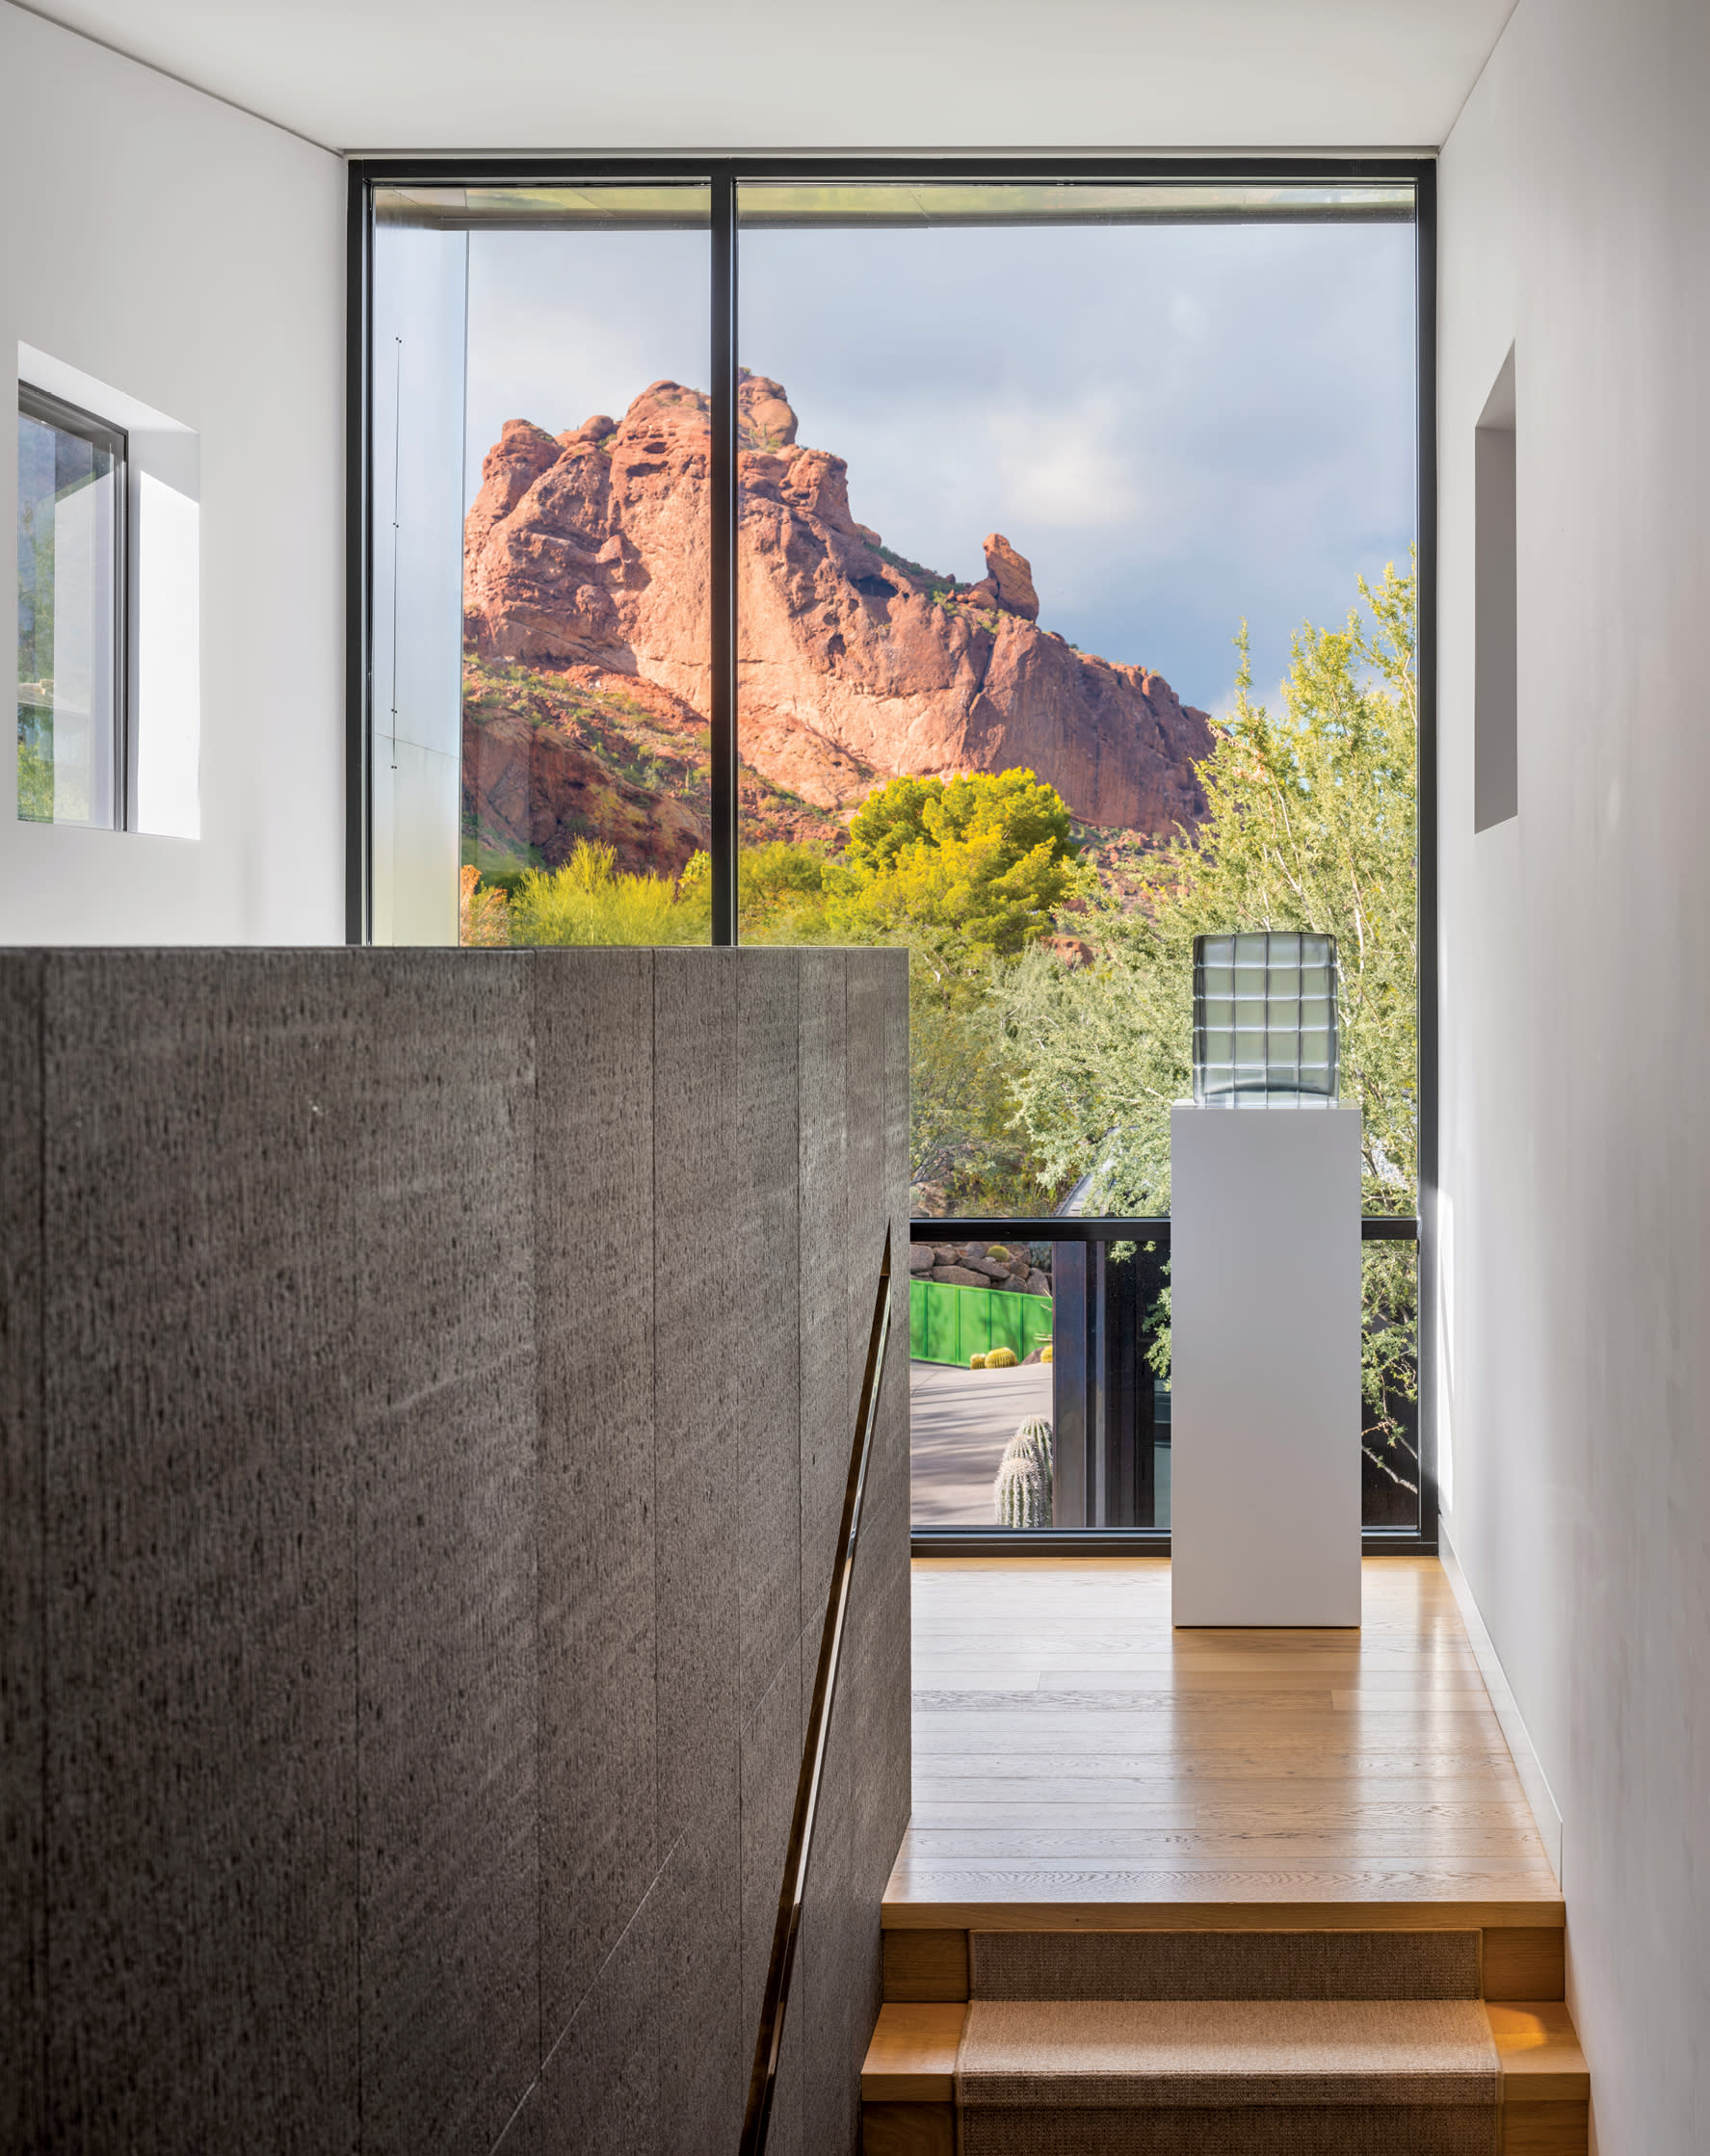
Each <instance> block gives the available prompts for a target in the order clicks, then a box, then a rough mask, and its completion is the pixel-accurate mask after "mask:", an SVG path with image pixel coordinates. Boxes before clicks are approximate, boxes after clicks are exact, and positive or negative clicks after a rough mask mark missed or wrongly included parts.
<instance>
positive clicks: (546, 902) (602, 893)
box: [511, 838, 710, 944]
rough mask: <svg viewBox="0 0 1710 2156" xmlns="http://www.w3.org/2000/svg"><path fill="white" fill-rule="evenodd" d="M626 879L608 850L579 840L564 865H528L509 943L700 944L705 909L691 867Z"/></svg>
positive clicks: (705, 925) (701, 886)
mask: <svg viewBox="0 0 1710 2156" xmlns="http://www.w3.org/2000/svg"><path fill="white" fill-rule="evenodd" d="M694 867H695V858H693V857H692V858H691V861H690V863H689V867H688V868H687V869H686V870H685V871H684V874H683V877H682V879H681V881H680V882H674V881H672V880H671V878H670V877H669V876H628V875H623V874H620V873H619V872H618V868H617V855H616V853H615V851H614V850H613V848H611V847H610V846H605V845H602V844H600V843H599V842H598V841H597V840H593V839H586V838H579V839H578V840H577V841H576V843H575V846H574V847H573V848H572V849H571V852H570V856H569V858H568V860H566V862H565V864H564V866H563V867H562V868H557V869H544V870H543V869H530V870H529V871H528V872H527V873H526V874H525V875H524V876H522V877H521V878H520V879H519V880H518V882H517V886H516V893H515V896H514V897H513V900H512V903H511V940H512V942H513V943H584V944H586V943H597V944H649V943H704V942H706V940H707V937H708V933H709V929H710V910H709V907H708V904H707V901H706V897H705V895H704V893H705V890H706V887H707V880H706V879H705V878H704V877H703V878H702V879H701V880H700V881H699V882H697V881H696V880H695V879H694V877H693V875H692V873H691V872H692V871H693V869H694Z"/></svg>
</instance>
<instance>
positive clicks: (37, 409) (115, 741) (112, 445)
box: [17, 380, 131, 831]
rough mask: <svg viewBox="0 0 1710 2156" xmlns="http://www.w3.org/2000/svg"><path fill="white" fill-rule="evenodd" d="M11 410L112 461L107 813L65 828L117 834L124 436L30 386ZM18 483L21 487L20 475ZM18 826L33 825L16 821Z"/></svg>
mask: <svg viewBox="0 0 1710 2156" xmlns="http://www.w3.org/2000/svg"><path fill="white" fill-rule="evenodd" d="M17 408H18V417H19V418H20V419H33V420H35V421H36V422H37V423H38V424H39V425H40V426H44V427H52V428H53V429H55V430H56V431H57V432H58V433H60V434H69V435H71V436H72V437H73V439H75V440H77V441H85V442H88V443H89V445H90V447H91V448H92V449H96V450H100V451H102V452H104V453H105V454H106V455H107V456H109V457H111V458H112V460H113V570H112V574H113V618H112V622H111V624H110V627H109V635H110V636H111V638H112V650H111V663H110V666H109V669H108V676H109V680H110V683H111V697H112V705H113V709H112V714H111V722H110V723H111V727H112V734H111V745H110V749H109V754H110V756H111V758H112V763H111V777H110V785H109V813H108V817H107V820H106V822H104V823H89V824H76V825H73V824H67V825H66V828H67V829H76V830H116V831H122V830H125V829H127V828H129V825H130V791H131V789H130V762H131V758H130V633H129V629H130V521H131V513H130V504H131V485H130V434H129V433H128V431H127V430H126V429H125V428H123V427H120V426H117V425H116V424H115V423H114V422H113V421H112V420H108V419H103V418H101V417H100V415H99V414H98V413H97V412H92V411H88V410H86V409H85V408H84V407H83V406H81V405H74V404H72V403H71V402H70V401H69V400H68V399H66V398H65V397H58V396H55V395H54V394H53V393H52V391H50V390H46V389H40V388H38V387H37V385H36V384H35V383H34V382H30V381H22V380H20V381H19V382H18V385H17ZM19 484H20V485H21V484H22V481H21V475H20V481H19ZM18 821H19V822H28V821H33V819H29V818H25V817H22V816H21V815H20V816H19V818H18Z"/></svg>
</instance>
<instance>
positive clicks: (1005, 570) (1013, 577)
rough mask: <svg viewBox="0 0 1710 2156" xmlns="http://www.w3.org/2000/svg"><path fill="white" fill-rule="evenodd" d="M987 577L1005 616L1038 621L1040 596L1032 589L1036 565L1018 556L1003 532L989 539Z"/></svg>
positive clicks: (1024, 557)
mask: <svg viewBox="0 0 1710 2156" xmlns="http://www.w3.org/2000/svg"><path fill="white" fill-rule="evenodd" d="M986 573H987V576H988V577H990V579H991V582H992V587H993V589H994V590H995V591H996V592H997V603H998V605H999V606H1001V607H1002V608H1003V610H1004V612H1005V613H1006V614H1017V615H1019V616H1020V617H1021V618H1022V620H1023V621H1037V620H1038V619H1039V593H1038V592H1036V591H1035V590H1034V588H1033V564H1032V563H1031V562H1030V561H1029V560H1028V559H1027V557H1026V555H1024V554H1017V553H1016V551H1015V549H1014V548H1013V546H1012V545H1011V544H1010V542H1009V540H1008V539H1005V537H1004V535H1003V534H1002V532H988V533H987V536H986Z"/></svg>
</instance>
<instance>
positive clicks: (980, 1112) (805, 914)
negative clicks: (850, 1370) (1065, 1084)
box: [740, 771, 1092, 1211]
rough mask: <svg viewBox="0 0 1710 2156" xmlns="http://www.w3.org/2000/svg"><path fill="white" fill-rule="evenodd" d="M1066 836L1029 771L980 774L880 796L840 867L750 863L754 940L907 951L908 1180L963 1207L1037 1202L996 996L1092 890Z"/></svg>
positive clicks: (802, 853) (1051, 799)
mask: <svg viewBox="0 0 1710 2156" xmlns="http://www.w3.org/2000/svg"><path fill="white" fill-rule="evenodd" d="M1072 832H1073V827H1072V824H1071V821H1070V818H1069V813H1068V809H1067V807H1066V806H1065V803H1064V801H1063V799H1062V797H1061V795H1059V794H1058V793H1057V791H1056V789H1055V788H1054V787H1051V786H1046V785H1041V784H1040V783H1039V780H1038V779H1037V778H1036V777H1035V776H1034V775H1033V773H1032V772H1029V771H1011V772H999V773H987V772H981V773H975V774H973V775H971V776H967V777H964V778H954V779H950V780H948V781H946V780H943V779H937V778H894V779H892V780H890V781H889V782H888V783H887V784H885V785H883V786H880V787H877V788H875V790H874V791H873V792H872V793H871V794H869V795H868V797H867V799H866V801H865V802H863V803H862V804H861V806H860V808H859V809H858V810H857V811H856V813H855V818H854V819H853V822H852V824H851V827H850V833H849V843H848V847H847V850H846V851H845V852H844V853H843V854H842V855H838V856H836V857H835V858H832V857H829V856H828V855H825V854H824V853H823V852H822V850H821V849H819V848H817V847H811V846H796V845H790V844H788V843H786V842H783V841H778V842H775V843H773V844H771V845H767V846H759V847H753V848H750V849H748V850H746V851H745V852H744V854H743V855H742V861H741V868H740V874H741V878H742V921H743V935H744V938H745V940H750V941H754V942H770V943H882V944H901V945H903V946H904V947H905V948H906V949H907V950H908V979H909V1066H910V1088H909V1137H910V1181H911V1182H913V1183H914V1184H916V1185H921V1184H929V1185H936V1186H938V1187H940V1188H942V1189H943V1190H944V1192H945V1195H946V1198H947V1201H949V1202H951V1203H953V1204H954V1205H956V1206H957V1207H958V1208H963V1207H965V1208H966V1209H968V1210H970V1211H972V1210H979V1209H991V1208H1011V1207H1017V1208H1018V1207H1024V1206H1028V1205H1032V1204H1037V1202H1038V1168H1037V1164H1036V1163H1035V1161H1034V1160H1033V1158H1032V1154H1031V1149H1030V1146H1029V1144H1028V1140H1027V1137H1026V1134H1025V1132H1024V1131H1022V1130H1021V1129H1020V1128H1019V1127H1018V1126H1017V1125H1016V1123H1015V1121H1014V1101H1013V1097H1012V1095H1011V1091H1010V1083H1009V1077H1008V1071H1007V1067H1006V1064H1005V1059H1004V1051H1003V1041H1002V1039H1001V1036H1000V1031H999V1027H998V1023H997V1017H996V1011H995V1007H994V1005H993V1002H992V997H991V988H992V984H993V981H994V979H996V978H999V977H1001V975H1002V973H1003V972H1004V970H1005V969H1006V968H1007V967H1008V966H1009V965H1011V964H1012V963H1013V960H1014V958H1015V955H1016V954H1017V953H1018V952H1020V951H1021V950H1023V949H1024V948H1025V947H1026V946H1027V944H1028V943H1029V942H1031V941H1034V940H1036V939H1037V938H1038V937H1039V936H1041V935H1044V934H1047V933H1050V931H1051V928H1052V926H1053V916H1054V913H1055V911H1056V909H1057V908H1058V907H1060V906H1062V905H1063V904H1064V903H1065V900H1066V899H1068V898H1069V897H1071V896H1073V895H1075V894H1076V893H1078V892H1082V891H1085V890H1088V889H1090V888H1091V887H1092V878H1091V876H1090V875H1089V874H1088V872H1087V871H1086V870H1084V869H1083V868H1081V866H1080V865H1079V861H1078V857H1077V855H1078V849H1077V848H1076V845H1075V841H1074V838H1073V835H1072Z"/></svg>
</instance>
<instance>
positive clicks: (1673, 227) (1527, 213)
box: [1440, 0, 1710, 2156]
mask: <svg viewBox="0 0 1710 2156" xmlns="http://www.w3.org/2000/svg"><path fill="white" fill-rule="evenodd" d="M1441 186H1442V196H1441V234H1442V287H1441V291H1442V324H1443V329H1442V336H1443V343H1442V376H1441V404H1440V423H1441V444H1442V465H1441V471H1442V488H1441V513H1442V642H1441V654H1442V847H1441V875H1442V913H1441V955H1442V968H1443V972H1442V981H1443V1065H1442V1117H1443V1121H1442V1147H1443V1150H1442V1162H1443V1166H1442V1216H1443V1238H1442V1240H1443V1255H1444V1284H1445V1306H1446V1315H1445V1320H1444V1335H1443V1340H1442V1357H1443V1359H1442V1374H1443V1408H1444V1416H1443V1437H1444V1441H1445V1446H1446V1453H1447V1457H1446V1459H1445V1476H1446V1480H1447V1483H1448V1496H1449V1506H1448V1512H1447V1526H1448V1531H1449V1534H1450V1537H1451V1538H1452V1540H1453V1542H1454V1545H1455V1548H1456V1550H1457V1551H1458V1553H1459V1555H1460V1560H1461V1563H1462V1564H1463V1566H1464V1568H1465V1571H1466V1574H1467V1577H1468V1580H1469V1582H1470V1584H1471V1588H1472V1591H1473V1593H1474V1594H1475V1596H1476V1597H1477V1599H1478V1602H1479V1605H1480V1607H1481V1609H1482V1611H1483V1613H1484V1616H1485V1618H1486V1622H1487V1623H1488V1626H1489V1629H1490V1632H1491V1635H1492V1637H1493V1639H1494V1642H1495V1645H1496V1648H1497V1651H1498V1653H1499V1654H1500V1656H1501V1657H1502V1661H1503V1664H1504V1667H1505V1669H1506V1671H1507V1674H1508V1676H1509V1678H1510V1680H1511V1682H1512V1683H1513V1689H1514V1694H1515V1696H1516V1699H1517V1702H1518V1704H1519V1707H1520V1710H1521V1712H1522V1713H1523V1715H1524V1716H1525V1718H1526V1722H1527V1724H1528V1727H1529V1728H1530V1731H1531V1734H1532V1738H1533V1740H1534V1743H1535V1744H1536V1747H1537V1749H1538V1753H1539V1761H1540V1763H1541V1765H1542V1767H1543V1770H1544V1773H1545V1775H1547V1776H1548V1779H1549V1783H1550V1787H1551V1789H1552V1791H1553V1793H1554V1796H1555V1800H1556V1801H1557V1803H1558V1804H1559V1806H1560V1809H1561V1812H1562V1816H1563V1822H1564V1827H1563V1884H1564V1889H1565V1894H1566V1898H1567V1905H1568V1921H1569V1942H1570V1957H1571V1963H1572V1969H1573V1984H1574V1994H1575V2006H1576V2010H1577V2015H1578V2020H1579V2027H1580V2031H1581V2034H1582V2036H1583V2038H1584V2039H1585V2042H1586V2046H1587V2049H1588V2051H1589V2053H1590V2055H1591V2060H1592V2081H1593V2103H1594V2112H1595V2122H1596V2123H1595V2134H1596V2145H1597V2146H1598V2147H1599V2148H1600V2149H1601V2151H1602V2152H1603V2156H1692V2152H1695V2151H1697V2150H1699V2149H1701V2148H1702V2147H1703V2146H1704V2145H1705V2135H1706V2132H1707V2131H1710V2129H1707V2128H1706V2125H1705V2120H1706V2119H1707V2118H1710V2047H1707V2046H1706V2045H1705V2044H1704V2041H1703V2035H1702V2031H1703V2023H1704V2019H1705V2013H1706V2009H1707V2008H1710V968H1707V964H1706V960H1707V959H1710V709H1707V702H1710V697H1707V691H1706V650H1707V648H1710V645H1707V642H1706V622H1707V619H1710V552H1707V547H1706V530H1707V519H1706V508H1705V504H1706V501H1707V499H1710V426H1707V420H1706V412H1707V409H1710V386H1707V385H1710V247H1707V243H1706V237H1705V235H1706V232H1707V231H1710V9H1706V8H1705V7H1704V5H1703V0H1623V5H1622V6H1620V7H1619V8H1615V7H1611V6H1610V5H1609V4H1608V0H1520V5H1519V7H1518V9H1517V10H1516V12H1515V13H1514V16H1513V20H1512V22H1511V23H1510V25H1509V28H1508V30H1507V31H1506V33H1505V35H1504V37H1503V39H1502V40H1501V42H1500V43H1499V45H1498V46H1497V49H1496V52H1495V54H1494V56H1493V57H1492V59H1491V62H1490V64H1489V66H1488V67H1487V69H1486V73H1485V75H1484V76H1483V78H1482V80H1481V81H1480V83H1479V85H1478V87H1477V88H1476V90H1475V91H1474V92H1473V94H1472V96H1471V98H1470V99H1469V101H1468V103H1467V105H1466V108H1465V110H1464V112H1463V114H1462V116H1461V118H1460V120H1459V122H1458V123H1457V125H1456V127H1455V129H1454V131H1453V133H1452V135H1451V137H1450V139H1449V142H1448V144H1447V145H1446V148H1445V151H1444V155H1443V159H1442V168H1441ZM1511 343H1512V344H1513V346H1514V349H1515V418H1516V434H1517V502H1518V563H1519V569H1518V696H1519V704H1518V712H1519V813H1518V816H1517V817H1516V818H1515V819H1513V821H1511V822H1508V823H1505V824H1501V825H1499V826H1497V827H1495V828H1492V829H1489V830H1486V831H1485V832H1482V833H1480V834H1479V835H1478V836H1477V837H1475V836H1474V833H1473V804H1472V734H1471V719H1472V711H1471V703H1472V680H1473V623H1472V607H1473V563H1472V527H1473V429H1474V425H1475V423H1476V421H1477V420H1478V418H1479V415H1480V412H1481V410H1482V409H1483V408H1484V406H1485V402H1486V397H1487V395H1488V394H1489V391H1490V388H1491V385H1492V383H1493V382H1494V381H1495V379H1496V376H1497V373H1498V370H1499V369H1500V367H1501V365H1502V362H1503V359H1504V356H1505V355H1506V354H1507V352H1508V349H1509V346H1510V344H1511Z"/></svg>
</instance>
